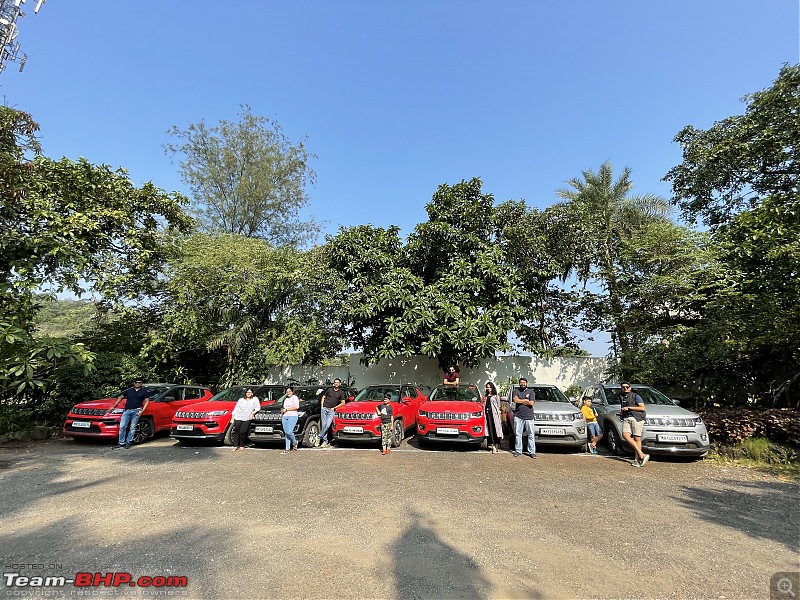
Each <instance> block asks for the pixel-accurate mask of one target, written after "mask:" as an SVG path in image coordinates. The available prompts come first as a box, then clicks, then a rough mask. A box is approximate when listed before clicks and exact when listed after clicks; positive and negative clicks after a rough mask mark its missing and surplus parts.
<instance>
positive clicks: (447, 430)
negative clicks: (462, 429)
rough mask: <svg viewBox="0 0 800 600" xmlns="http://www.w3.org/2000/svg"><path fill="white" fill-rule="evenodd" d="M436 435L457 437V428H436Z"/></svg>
mask: <svg viewBox="0 0 800 600" xmlns="http://www.w3.org/2000/svg"><path fill="white" fill-rule="evenodd" d="M436 433H438V434H439V435H458V428H457V427H437V428H436Z"/></svg>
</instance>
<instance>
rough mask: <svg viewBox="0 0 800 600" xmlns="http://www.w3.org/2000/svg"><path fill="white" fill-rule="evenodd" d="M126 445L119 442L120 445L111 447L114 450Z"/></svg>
mask: <svg viewBox="0 0 800 600" xmlns="http://www.w3.org/2000/svg"><path fill="white" fill-rule="evenodd" d="M124 447H125V446H124V445H123V444H119V445H117V446H111V449H112V450H119V449H120V448H124Z"/></svg>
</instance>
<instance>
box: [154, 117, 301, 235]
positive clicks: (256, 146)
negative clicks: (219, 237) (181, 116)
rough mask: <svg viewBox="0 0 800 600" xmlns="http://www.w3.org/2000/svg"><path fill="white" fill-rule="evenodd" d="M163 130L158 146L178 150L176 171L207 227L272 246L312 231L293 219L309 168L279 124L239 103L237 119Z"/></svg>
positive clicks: (166, 149) (299, 147)
mask: <svg viewBox="0 0 800 600" xmlns="http://www.w3.org/2000/svg"><path fill="white" fill-rule="evenodd" d="M169 133H170V134H171V135H172V136H173V137H175V138H177V139H178V140H180V143H177V144H167V145H165V147H164V148H165V151H166V153H167V154H168V155H172V156H181V157H183V158H182V159H181V160H180V163H179V164H180V172H181V177H182V178H183V181H184V182H185V183H186V185H188V186H189V189H190V190H191V193H192V196H193V198H194V201H195V204H196V208H197V211H198V214H199V215H200V218H201V220H202V222H203V224H204V225H205V226H206V228H207V229H209V230H210V231H212V232H215V231H216V232H224V233H233V234H236V235H242V236H245V237H261V238H264V239H266V240H268V241H269V242H270V243H271V244H272V245H274V246H284V245H297V244H299V243H302V242H304V241H307V238H308V237H309V235H310V234H311V233H312V232H313V230H314V229H313V228H314V224H313V222H312V221H309V222H303V221H301V220H300V219H299V217H298V214H299V211H300V210H301V209H302V208H304V207H305V206H306V205H307V204H308V196H307V194H306V191H305V187H306V185H307V184H309V183H313V182H314V180H315V177H316V175H315V174H314V171H313V170H312V169H311V167H310V166H309V160H310V159H312V158H314V156H313V155H312V154H309V153H308V151H307V150H306V147H305V140H301V141H300V142H299V143H297V144H295V145H292V144H291V143H290V142H289V140H288V138H287V137H286V136H285V135H284V134H283V131H282V130H281V127H280V125H279V124H278V123H277V122H275V121H270V120H269V119H267V118H266V117H260V116H256V115H254V114H253V113H252V112H251V110H250V107H249V106H242V109H241V112H240V113H239V118H238V120H237V121H226V120H222V121H220V122H219V124H218V125H216V126H213V127H209V126H207V125H206V124H205V122H204V121H200V122H199V123H196V124H192V125H189V127H188V128H186V129H183V130H181V129H179V128H178V127H175V126H173V127H172V129H170V131H169Z"/></svg>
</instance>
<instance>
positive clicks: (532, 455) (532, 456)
mask: <svg viewBox="0 0 800 600" xmlns="http://www.w3.org/2000/svg"><path fill="white" fill-rule="evenodd" d="M528 456H530V457H531V458H536V455H535V454H528Z"/></svg>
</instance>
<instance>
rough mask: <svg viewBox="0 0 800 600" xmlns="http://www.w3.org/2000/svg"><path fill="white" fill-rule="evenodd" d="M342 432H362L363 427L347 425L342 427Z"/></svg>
mask: <svg viewBox="0 0 800 600" xmlns="http://www.w3.org/2000/svg"><path fill="white" fill-rule="evenodd" d="M344 432H345V433H364V428H363V427H349V426H348V427H345V428H344Z"/></svg>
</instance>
